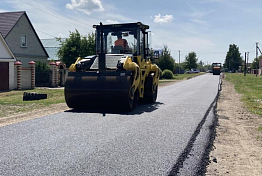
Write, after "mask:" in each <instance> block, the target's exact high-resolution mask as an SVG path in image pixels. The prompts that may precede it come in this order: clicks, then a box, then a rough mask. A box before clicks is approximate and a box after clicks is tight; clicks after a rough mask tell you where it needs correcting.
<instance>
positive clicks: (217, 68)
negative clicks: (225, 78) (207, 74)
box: [212, 63, 221, 75]
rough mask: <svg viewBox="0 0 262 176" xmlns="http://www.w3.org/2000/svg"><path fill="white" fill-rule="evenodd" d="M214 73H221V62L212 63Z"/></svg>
mask: <svg viewBox="0 0 262 176" xmlns="http://www.w3.org/2000/svg"><path fill="white" fill-rule="evenodd" d="M212 70H213V75H220V72H221V63H212Z"/></svg>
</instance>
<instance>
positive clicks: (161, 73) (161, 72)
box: [159, 68, 163, 79]
mask: <svg viewBox="0 0 262 176" xmlns="http://www.w3.org/2000/svg"><path fill="white" fill-rule="evenodd" d="M159 71H160V72H159V74H160V76H159V78H160V79H161V78H162V75H163V71H162V70H161V68H159Z"/></svg>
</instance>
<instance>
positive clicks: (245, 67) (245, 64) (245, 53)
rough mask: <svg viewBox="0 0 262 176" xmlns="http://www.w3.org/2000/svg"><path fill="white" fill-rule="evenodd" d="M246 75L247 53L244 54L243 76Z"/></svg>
mask: <svg viewBox="0 0 262 176" xmlns="http://www.w3.org/2000/svg"><path fill="white" fill-rule="evenodd" d="M246 73H247V52H245V69H244V76H246Z"/></svg>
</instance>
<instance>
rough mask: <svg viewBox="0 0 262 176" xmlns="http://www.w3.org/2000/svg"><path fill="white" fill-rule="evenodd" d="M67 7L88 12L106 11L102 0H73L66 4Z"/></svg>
mask: <svg viewBox="0 0 262 176" xmlns="http://www.w3.org/2000/svg"><path fill="white" fill-rule="evenodd" d="M66 8H67V9H71V10H74V9H76V10H78V11H81V12H84V13H86V14H88V15H89V14H91V13H92V12H93V11H104V8H103V6H102V2H101V1H100V0H71V4H70V3H68V4H66Z"/></svg>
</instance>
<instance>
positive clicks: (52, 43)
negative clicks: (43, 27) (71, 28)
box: [41, 38, 66, 60]
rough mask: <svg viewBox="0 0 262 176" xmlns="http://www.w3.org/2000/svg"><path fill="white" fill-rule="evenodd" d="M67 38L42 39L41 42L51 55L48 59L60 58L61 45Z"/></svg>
mask: <svg viewBox="0 0 262 176" xmlns="http://www.w3.org/2000/svg"><path fill="white" fill-rule="evenodd" d="M65 40H66V38H61V39H60V40H58V39H57V38H51V39H41V42H42V44H43V46H44V47H45V50H46V52H47V53H48V55H49V58H48V60H60V59H59V58H58V57H57V52H58V50H59V48H60V47H61V44H62V42H64V41H65Z"/></svg>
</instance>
